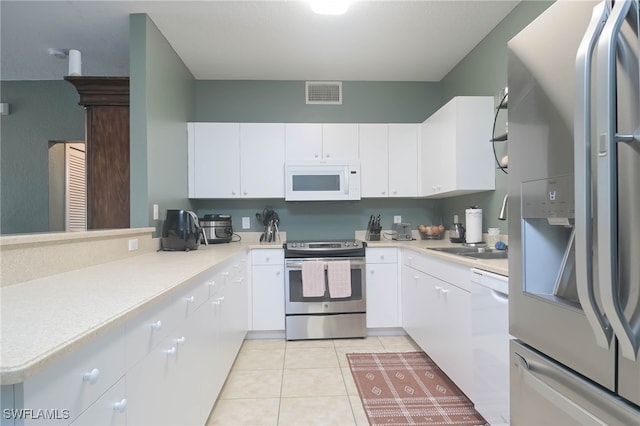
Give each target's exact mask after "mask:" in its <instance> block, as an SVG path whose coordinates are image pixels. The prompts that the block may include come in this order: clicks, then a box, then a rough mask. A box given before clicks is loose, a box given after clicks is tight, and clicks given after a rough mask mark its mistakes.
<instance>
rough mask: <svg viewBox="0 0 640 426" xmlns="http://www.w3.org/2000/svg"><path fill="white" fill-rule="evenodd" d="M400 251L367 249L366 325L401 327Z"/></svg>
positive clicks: (371, 326)
mask: <svg viewBox="0 0 640 426" xmlns="http://www.w3.org/2000/svg"><path fill="white" fill-rule="evenodd" d="M397 253H398V250H397V249H396V248H367V251H366V265H367V266H366V270H367V275H366V289H367V328H385V327H399V326H400V299H399V285H398V254H397Z"/></svg>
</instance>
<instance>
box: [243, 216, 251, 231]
mask: <svg viewBox="0 0 640 426" xmlns="http://www.w3.org/2000/svg"><path fill="white" fill-rule="evenodd" d="M249 228H251V219H249V218H248V217H246V216H245V217H243V218H242V229H249Z"/></svg>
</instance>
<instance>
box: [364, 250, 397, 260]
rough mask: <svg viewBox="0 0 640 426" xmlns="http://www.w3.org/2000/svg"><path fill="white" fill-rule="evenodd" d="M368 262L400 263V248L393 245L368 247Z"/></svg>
mask: <svg viewBox="0 0 640 426" xmlns="http://www.w3.org/2000/svg"><path fill="white" fill-rule="evenodd" d="M366 261H367V263H398V250H397V249H396V248H393V247H375V248H371V247H367V251H366Z"/></svg>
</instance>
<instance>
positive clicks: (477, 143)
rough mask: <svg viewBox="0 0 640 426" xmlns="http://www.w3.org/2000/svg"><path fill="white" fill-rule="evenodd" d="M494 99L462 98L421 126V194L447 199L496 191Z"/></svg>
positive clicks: (443, 108)
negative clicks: (492, 142) (493, 150)
mask: <svg viewBox="0 0 640 426" xmlns="http://www.w3.org/2000/svg"><path fill="white" fill-rule="evenodd" d="M492 124H493V97H491V96H458V97H455V98H453V99H452V100H451V101H449V102H448V103H447V104H446V105H444V106H443V107H442V108H440V109H439V110H438V111H436V112H435V113H434V114H433V115H432V116H431V117H429V118H428V119H427V120H426V121H425V122H424V123H422V125H421V126H420V139H421V158H420V170H421V178H420V195H421V196H426V197H433V198H444V197H451V196H455V195H462V194H469V193H472V192H480V191H489V190H493V189H495V167H494V158H493V152H492V149H491V142H490V139H491V126H492Z"/></svg>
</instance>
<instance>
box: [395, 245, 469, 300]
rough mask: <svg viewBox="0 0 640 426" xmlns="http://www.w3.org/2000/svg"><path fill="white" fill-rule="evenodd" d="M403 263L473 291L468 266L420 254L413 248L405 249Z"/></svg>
mask: <svg viewBox="0 0 640 426" xmlns="http://www.w3.org/2000/svg"><path fill="white" fill-rule="evenodd" d="M402 264H403V265H405V266H410V267H412V268H414V269H417V270H418V271H421V272H424V273H425V274H429V275H431V276H433V277H436V278H438V279H441V280H442V281H446V282H448V283H451V284H454V285H456V286H458V287H460V288H462V289H463V290H466V291H471V288H470V280H469V267H468V266H463V265H459V264H457V263H454V262H449V261H446V260H441V259H436V258H435V257H432V256H429V255H423V254H419V253H416V252H414V251H412V250H403V253H402Z"/></svg>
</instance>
